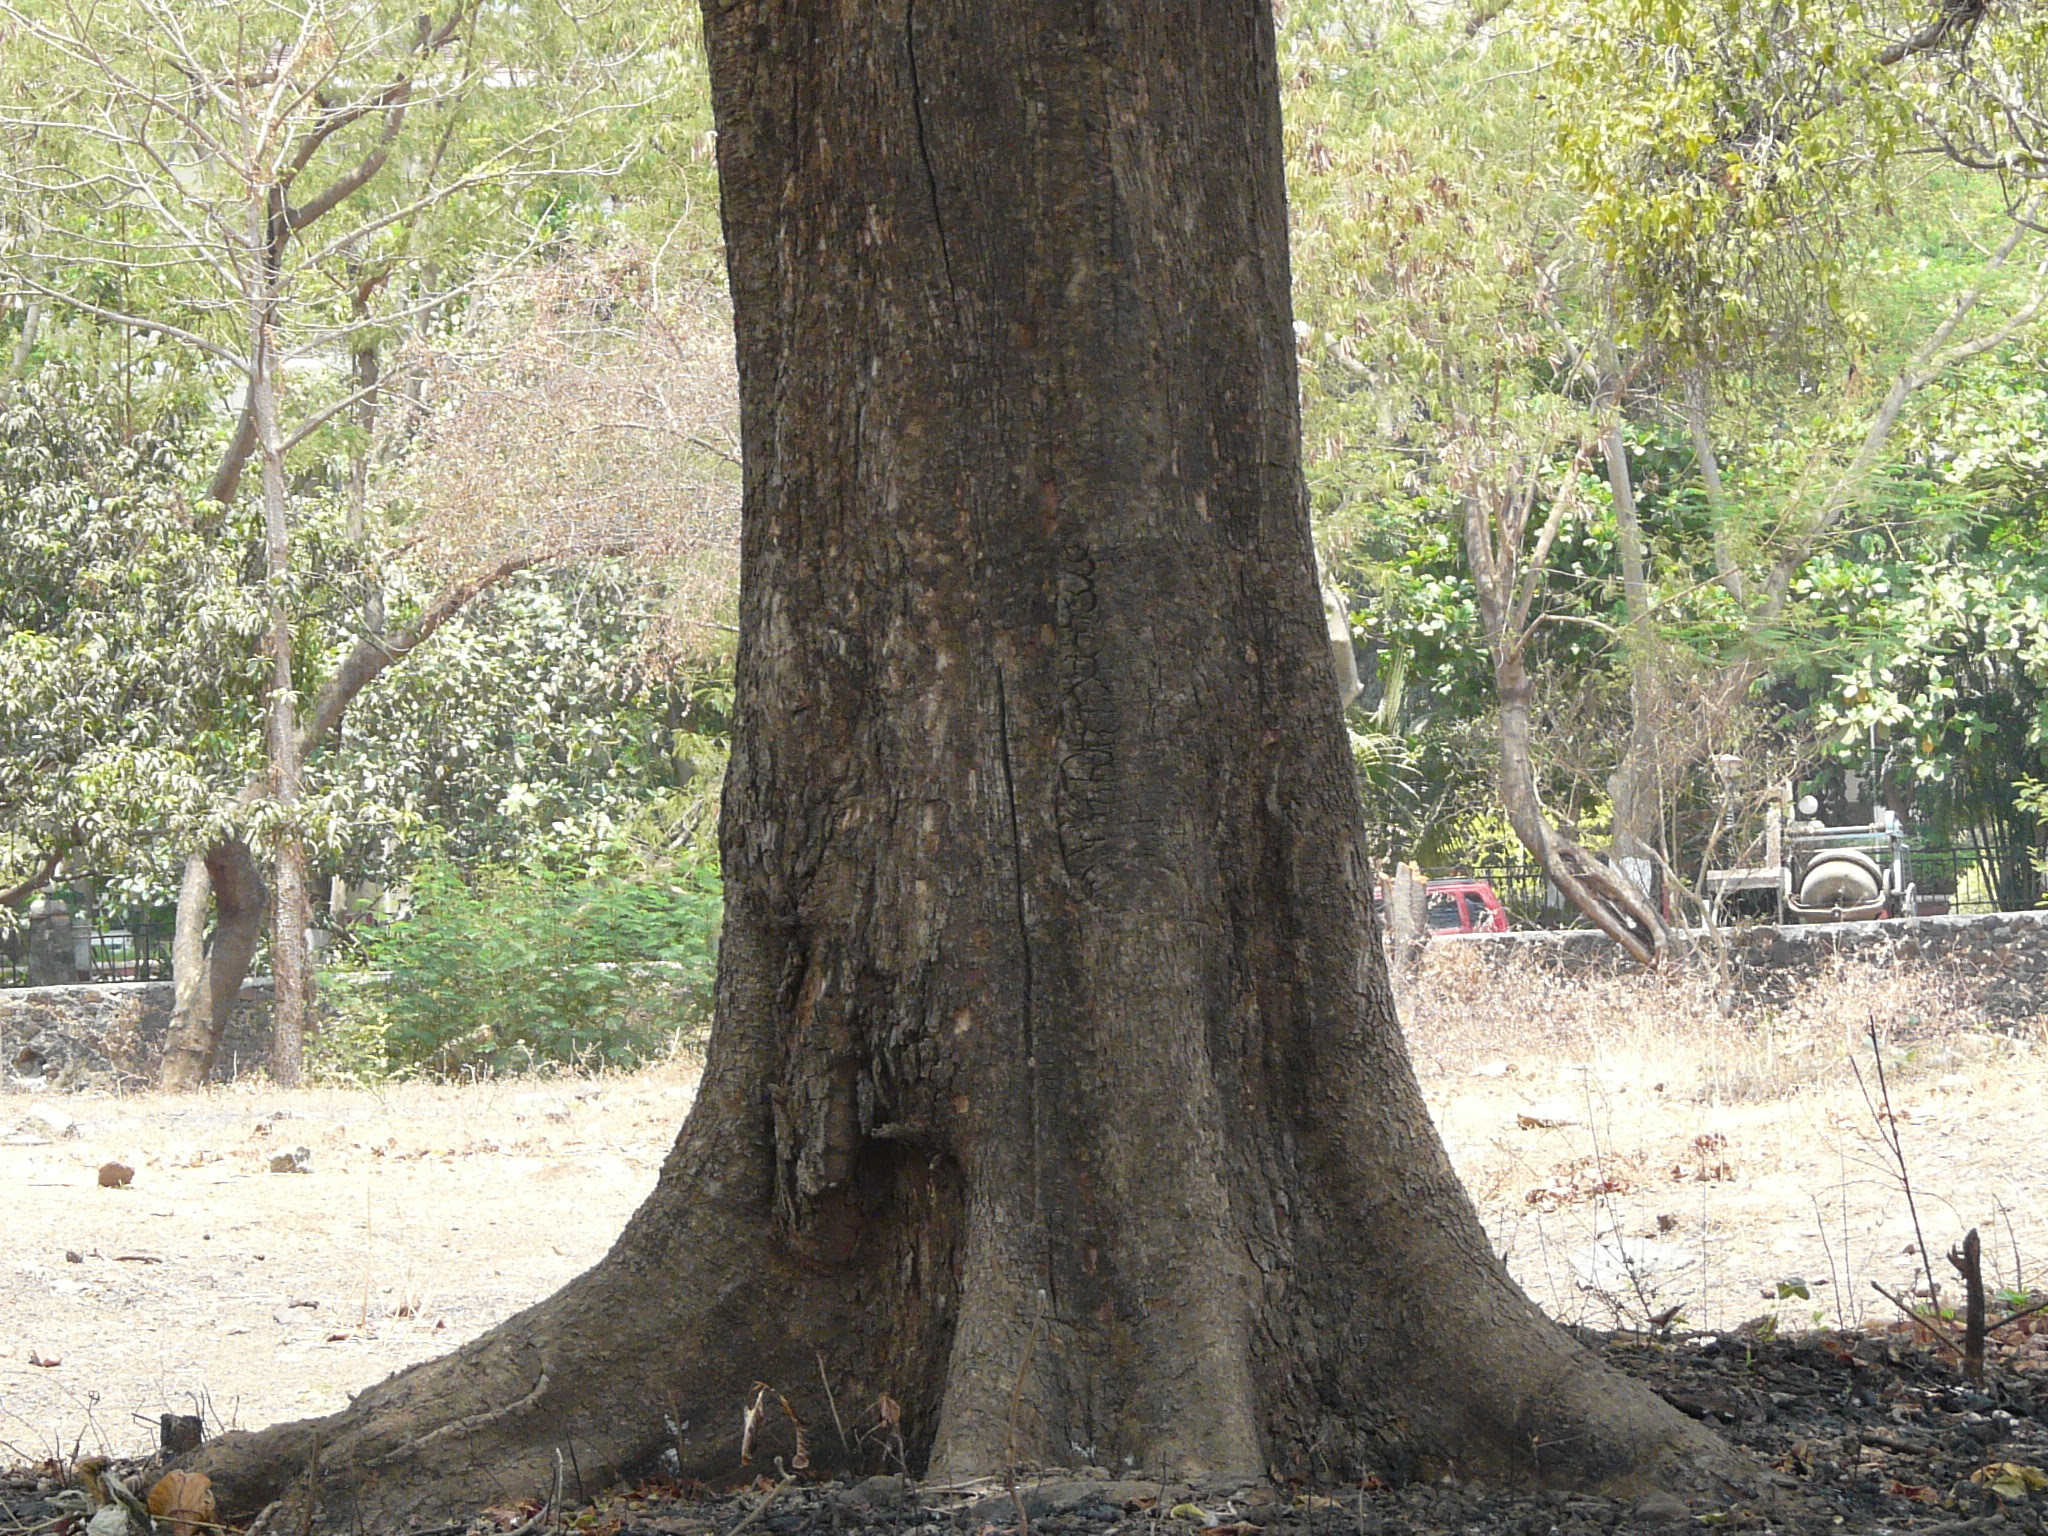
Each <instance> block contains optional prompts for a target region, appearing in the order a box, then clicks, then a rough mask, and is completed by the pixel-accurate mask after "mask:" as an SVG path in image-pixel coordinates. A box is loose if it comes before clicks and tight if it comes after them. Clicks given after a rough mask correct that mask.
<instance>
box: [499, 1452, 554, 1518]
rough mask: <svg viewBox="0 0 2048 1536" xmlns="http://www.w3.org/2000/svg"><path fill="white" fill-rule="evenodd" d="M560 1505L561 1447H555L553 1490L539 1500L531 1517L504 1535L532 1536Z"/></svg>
mask: <svg viewBox="0 0 2048 1536" xmlns="http://www.w3.org/2000/svg"><path fill="white" fill-rule="evenodd" d="M561 1507H562V1448H561V1447H560V1446H556V1447H555V1491H554V1492H553V1493H551V1494H549V1495H548V1496H547V1497H546V1498H545V1499H542V1500H541V1504H540V1508H539V1509H537V1510H535V1511H534V1512H533V1518H532V1519H531V1520H528V1521H527V1522H526V1523H525V1524H524V1525H519V1526H514V1527H513V1528H512V1529H511V1530H509V1531H507V1532H506V1533H505V1536H533V1533H534V1532H535V1531H537V1530H539V1529H540V1528H541V1526H542V1525H543V1524H545V1523H546V1521H547V1518H548V1516H549V1515H550V1514H553V1513H556V1512H558V1511H559V1510H560V1509H561Z"/></svg>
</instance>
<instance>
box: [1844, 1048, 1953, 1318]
mask: <svg viewBox="0 0 2048 1536" xmlns="http://www.w3.org/2000/svg"><path fill="white" fill-rule="evenodd" d="M1864 1036H1865V1038H1867V1039H1868V1040H1869V1041H1870V1055H1871V1059H1872V1060H1874V1061H1875V1062H1876V1063H1877V1093H1878V1097H1877V1100H1876V1101H1875V1102H1873V1101H1872V1099H1871V1097H1870V1086H1869V1084H1867V1083H1866V1082H1864V1080H1863V1069H1862V1068H1861V1067H1860V1066H1858V1065H1857V1064H1856V1059H1855V1058H1854V1057H1853V1056H1852V1057H1850V1058H1849V1066H1850V1068H1851V1070H1853V1071H1854V1072H1855V1074H1856V1086H1857V1087H1858V1088H1861V1089H1862V1090H1863V1102H1864V1104H1865V1105H1866V1106H1868V1107H1869V1110H1870V1116H1871V1119H1872V1120H1874V1121H1875V1122H1876V1123H1877V1136H1878V1140H1879V1141H1881V1142H1883V1143H1884V1146H1885V1150H1886V1151H1888V1152H1890V1153H1891V1155H1892V1162H1893V1164H1894V1165H1896V1167H1897V1168H1898V1178H1899V1188H1900V1189H1902V1190H1904V1191H1905V1193H1906V1211H1907V1214H1909V1215H1910V1216H1911V1217H1912V1218H1913V1243H1914V1247H1915V1250H1916V1251H1917V1252H1918V1253H1919V1255H1920V1269H1921V1273H1923V1274H1924V1275H1926V1277H1927V1301H1928V1305H1929V1306H1930V1307H1931V1308H1932V1309H1934V1310H1935V1311H1939V1310H1940V1309H1941V1284H1940V1282H1939V1281H1937V1280H1936V1279H1935V1278H1934V1260H1933V1259H1932V1258H1931V1257H1930V1256H1929V1255H1928V1252H1927V1236H1926V1234H1925V1233H1923V1232H1922V1231H1921V1230H1920V1207H1919V1206H1918V1205H1917V1204H1916V1203H1915V1202H1914V1200H1913V1175H1912V1174H1911V1173H1910V1172H1909V1171H1908V1170H1907V1167H1906V1148H1905V1143H1904V1142H1903V1141H1901V1140H1900V1138H1899V1120H1898V1116H1897V1115H1895V1114H1894V1113H1893V1112H1892V1090H1891V1084H1890V1082H1889V1081H1887V1080H1886V1078H1885V1072H1884V1051H1883V1049H1882V1047H1881V1046H1880V1044H1879V1042H1878V1037H1877V1019H1876V1018H1875V1017H1874V1016H1873V1017H1871V1018H1870V1020H1869V1023H1868V1026H1867V1027H1866V1028H1865V1030H1864ZM1880 1106H1881V1107H1880ZM1872 1283H1873V1284H1875V1282H1872ZM1879 1288H1880V1289H1882V1287H1879ZM1887 1294H1889V1293H1888V1292H1887Z"/></svg>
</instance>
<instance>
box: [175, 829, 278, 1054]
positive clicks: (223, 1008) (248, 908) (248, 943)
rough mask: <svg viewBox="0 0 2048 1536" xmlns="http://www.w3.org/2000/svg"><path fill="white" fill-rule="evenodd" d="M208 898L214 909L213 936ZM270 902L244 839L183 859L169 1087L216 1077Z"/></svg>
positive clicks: (233, 840)
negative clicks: (222, 1046) (208, 925)
mask: <svg viewBox="0 0 2048 1536" xmlns="http://www.w3.org/2000/svg"><path fill="white" fill-rule="evenodd" d="M209 898H211V900H212V902H213V905H214V907H215V909H216V916H215V920H214V925H213V932H212V933H211V934H210V935H209V934H208V933H207V931H206V909H207V902H208V899H209ZM267 900H268V893H267V892H266V891H265V890H264V888H263V876H262V874H261V873H260V872H259V871H258V870H257V868H256V860H255V857H254V856H253V855H252V854H251V853H250V852H249V845H248V844H247V843H245V842H242V841H241V840H240V839H231V840H228V841H225V842H220V843H216V844H215V845H214V846H213V847H211V848H209V849H207V850H206V852H204V853H195V854H193V855H192V856H191V857H190V858H189V859H187V860H186V861H185V878H184V881H183V883H182V884H181V885H180V886H179V888H178V923H177V928H176V930H175V931H174V933H173V934H172V938H171V974H172V976H173V977H174V978H175V979H176V987H175V990H174V1000H173V1002H172V1005H171V1024H170V1030H169V1033H168V1034H167V1035H166V1036H165V1038H164V1060H163V1071H162V1079H161V1081H162V1086H163V1087H164V1088H166V1089H169V1090H171V1091H172V1092H188V1091H190V1090H192V1089H195V1088H198V1087H199V1086H201V1085H202V1084H203V1083H205V1081H206V1080H207V1078H208V1077H209V1076H211V1075H212V1072H213V1068H214V1063H215V1061H216V1060H217V1059H218V1057H219V1054H220V1042H221V1037H222V1035H223V1034H225V1033H226V1031H227V1027H228V1020H229V1019H231V1018H232V1017H233V1016H234V1012H235V999H236V998H237V997H238V996H240V995H241V990H242V982H243V980H244V979H245V978H246V977H247V976H248V974H249V962H250V960H251V959H252V958H253V957H254V956H255V954H256V946H257V944H258V943H259V942H261V940H262V938H263V918H264V912H265V907H266V904H267Z"/></svg>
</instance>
